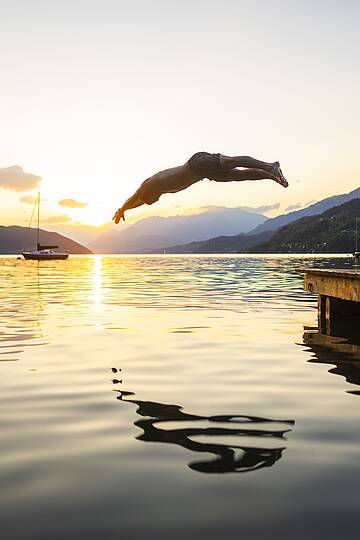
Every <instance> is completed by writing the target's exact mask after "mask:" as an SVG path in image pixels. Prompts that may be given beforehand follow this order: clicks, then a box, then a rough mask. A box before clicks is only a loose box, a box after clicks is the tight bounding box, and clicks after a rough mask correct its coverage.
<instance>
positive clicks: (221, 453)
mask: <svg viewBox="0 0 360 540" xmlns="http://www.w3.org/2000/svg"><path fill="white" fill-rule="evenodd" d="M117 382H119V381H117ZM116 391H117V392H118V394H119V395H118V397H117V399H119V400H120V401H123V402H129V403H134V404H135V405H137V406H138V409H137V411H136V412H137V414H138V415H139V416H143V417H148V418H144V419H141V420H138V421H137V422H135V425H136V426H137V427H139V428H141V429H142V430H143V433H142V434H141V435H139V436H138V437H137V439H139V440H141V441H147V442H160V443H168V444H176V445H179V446H182V447H183V448H187V449H188V450H190V451H192V452H200V453H209V454H214V455H215V456H217V457H216V458H215V459H210V460H206V461H193V462H191V463H190V464H189V467H190V469H193V470H195V471H199V472H205V473H227V472H247V471H254V470H256V469H261V468H263V467H271V466H272V465H274V463H275V462H276V461H277V460H278V459H280V458H281V456H282V452H283V450H284V449H285V447H284V446H281V447H277V448H261V447H255V446H242V445H227V444H217V443H206V442H200V441H196V440H193V439H192V437H199V436H201V437H226V436H227V437H229V436H236V437H238V436H243V437H261V438H267V439H268V438H270V437H274V438H276V439H281V440H282V441H283V440H285V433H287V432H288V431H291V430H290V429H284V430H278V429H269V430H264V429H256V428H255V429H248V428H249V427H250V428H253V427H254V426H256V425H257V424H271V423H281V424H288V425H293V424H294V423H295V422H294V421H293V420H270V419H268V418H259V417H256V416H239V415H221V416H220V415H217V416H198V415H195V414H188V413H185V412H183V411H182V410H181V409H182V408H181V407H180V406H179V405H168V404H163V403H156V402H153V401H140V400H137V399H132V398H130V396H133V395H134V393H133V392H125V391H122V390H116ZM198 421H208V422H210V423H211V424H228V425H229V427H218V426H215V427H207V428H204V427H197V426H196V425H194V427H190V428H189V427H187V428H177V429H174V428H168V429H160V427H159V425H160V424H161V423H166V422H198Z"/></svg>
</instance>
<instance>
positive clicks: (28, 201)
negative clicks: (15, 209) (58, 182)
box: [20, 195, 36, 204]
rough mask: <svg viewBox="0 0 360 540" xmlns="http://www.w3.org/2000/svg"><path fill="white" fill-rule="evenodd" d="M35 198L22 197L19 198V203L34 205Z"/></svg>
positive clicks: (29, 196) (30, 196)
mask: <svg viewBox="0 0 360 540" xmlns="http://www.w3.org/2000/svg"><path fill="white" fill-rule="evenodd" d="M35 201H36V197H34V196H33V195H24V196H23V197H20V202H22V203H24V204H35Z"/></svg>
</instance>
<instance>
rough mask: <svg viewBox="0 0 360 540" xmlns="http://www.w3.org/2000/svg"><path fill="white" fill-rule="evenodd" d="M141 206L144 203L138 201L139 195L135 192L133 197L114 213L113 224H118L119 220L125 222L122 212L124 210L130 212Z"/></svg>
mask: <svg viewBox="0 0 360 540" xmlns="http://www.w3.org/2000/svg"><path fill="white" fill-rule="evenodd" d="M143 204H144V202H143V201H141V200H140V199H139V194H138V192H137V191H136V192H135V193H134V195H132V196H131V197H129V199H128V200H127V201H126V202H125V203H124V204H123V205H122V207H121V208H119V209H118V210H117V211H116V212H115V214H114V217H113V219H114V220H115V223H116V224H118V223H119V221H120V220H121V219H123V220H124V221H125V216H124V212H125V211H126V210H130V209H131V208H137V207H138V206H142V205H143Z"/></svg>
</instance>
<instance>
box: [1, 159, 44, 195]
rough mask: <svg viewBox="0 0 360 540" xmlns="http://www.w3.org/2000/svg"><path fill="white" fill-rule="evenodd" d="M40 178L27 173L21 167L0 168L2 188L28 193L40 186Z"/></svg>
mask: <svg viewBox="0 0 360 540" xmlns="http://www.w3.org/2000/svg"><path fill="white" fill-rule="evenodd" d="M40 180H41V177H40V176H36V175H35V174H31V173H26V172H25V171H24V169H23V168H22V167H20V166H19V165H13V166H12V167H0V187H1V188H4V189H11V190H12V191H27V190H29V189H34V188H36V187H37V186H38V184H39V182H40Z"/></svg>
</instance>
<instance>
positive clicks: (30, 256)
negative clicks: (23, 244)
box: [22, 252, 69, 261]
mask: <svg viewBox="0 0 360 540" xmlns="http://www.w3.org/2000/svg"><path fill="white" fill-rule="evenodd" d="M22 256H23V257H24V259H27V260H29V261H54V260H55V261H56V260H64V259H67V258H68V257H69V254H68V253H30V252H29V253H26V252H24V253H22Z"/></svg>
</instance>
